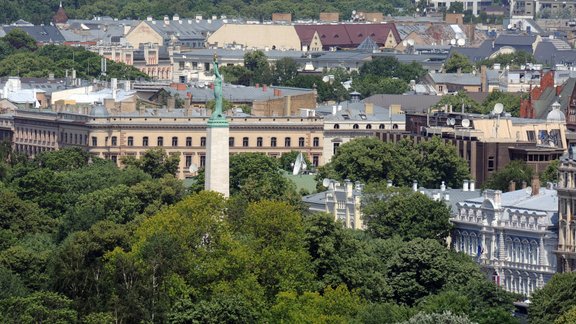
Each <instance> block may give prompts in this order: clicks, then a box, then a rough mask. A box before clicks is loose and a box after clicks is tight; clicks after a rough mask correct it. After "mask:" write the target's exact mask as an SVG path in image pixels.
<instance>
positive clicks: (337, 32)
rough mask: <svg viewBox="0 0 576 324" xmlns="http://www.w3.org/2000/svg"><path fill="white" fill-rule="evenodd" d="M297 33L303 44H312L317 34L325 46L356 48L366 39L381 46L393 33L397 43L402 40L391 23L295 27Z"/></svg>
mask: <svg viewBox="0 0 576 324" xmlns="http://www.w3.org/2000/svg"><path fill="white" fill-rule="evenodd" d="M294 28H295V29H296V33H297V34H298V37H300V41H301V42H302V44H306V45H307V44H310V42H311V41H312V38H313V37H314V34H315V33H316V32H317V33H318V36H319V37H320V41H321V42H322V45H324V46H339V47H356V46H358V45H360V44H361V43H362V42H363V41H364V40H365V39H366V37H370V38H372V40H373V41H374V42H375V43H376V44H379V45H383V44H384V43H386V40H387V39H388V34H389V33H390V32H392V34H393V35H394V38H395V40H396V42H399V41H400V40H401V38H400V35H399V34H398V31H397V30H396V26H395V25H394V24H390V23H382V24H328V25H295V26H294Z"/></svg>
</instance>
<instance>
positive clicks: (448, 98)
mask: <svg viewBox="0 0 576 324" xmlns="http://www.w3.org/2000/svg"><path fill="white" fill-rule="evenodd" d="M433 107H434V108H436V109H440V110H444V111H448V110H449V107H452V110H453V111H461V110H462V109H464V112H467V113H482V106H481V105H480V104H479V103H478V102H476V101H475V100H474V99H472V98H470V96H468V94H466V92H465V91H458V92H457V93H456V94H454V95H445V96H442V98H441V99H440V101H438V103H437V104H436V105H434V106H433ZM437 122H438V121H437V120H435V119H430V123H431V124H432V123H437ZM434 125H435V124H434Z"/></svg>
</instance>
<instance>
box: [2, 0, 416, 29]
mask: <svg viewBox="0 0 576 324" xmlns="http://www.w3.org/2000/svg"><path fill="white" fill-rule="evenodd" d="M59 4H60V1H59V0H45V1H44V0H43V1H41V0H30V1H27V2H26V6H22V5H21V3H20V2H19V1H18V0H0V7H2V8H4V10H2V11H1V12H0V23H3V24H8V23H12V22H14V21H16V20H18V19H24V20H26V21H29V22H32V23H34V24H37V25H39V24H42V23H43V24H48V23H50V22H51V21H52V17H53V16H54V14H55V13H56V11H57V10H58V6H59ZM62 5H63V7H64V9H65V10H66V13H67V15H68V17H69V18H75V19H92V18H93V17H95V16H98V17H102V16H110V17H113V18H118V19H140V20H143V19H146V17H148V16H152V17H155V18H156V19H162V17H164V16H170V17H171V16H172V15H174V14H178V15H180V17H190V18H193V17H195V16H196V15H198V14H200V15H203V16H204V17H211V16H212V15H217V16H218V17H220V15H225V16H227V17H229V18H231V17H238V18H245V19H256V20H270V19H271V18H272V14H273V13H278V12H282V13H291V14H292V15H293V17H294V19H310V20H311V19H318V17H319V14H320V13H321V12H338V13H340V15H341V19H342V20H344V19H349V18H351V16H352V11H354V10H356V11H365V12H382V13H383V14H385V15H388V14H392V15H394V14H397V13H400V12H402V13H408V14H411V13H413V12H415V6H414V4H413V3H412V2H410V1H407V0H392V1H383V0H378V1H367V0H360V1H355V2H350V1H344V0H338V1H320V2H319V1H311V0H304V1H298V2H282V1H278V0H266V1H258V2H251V1H234V0H217V1H207V0H200V1H194V2H190V1H184V0H177V1H171V2H169V3H167V2H165V1H161V0H151V1H141V0H109V1H104V0H96V1H89V0H65V1H62Z"/></svg>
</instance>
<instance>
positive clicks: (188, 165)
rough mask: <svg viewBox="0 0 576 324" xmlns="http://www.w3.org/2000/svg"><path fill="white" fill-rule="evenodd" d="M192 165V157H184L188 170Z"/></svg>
mask: <svg viewBox="0 0 576 324" xmlns="http://www.w3.org/2000/svg"><path fill="white" fill-rule="evenodd" d="M190 165H192V155H186V167H187V168H189V167H190Z"/></svg>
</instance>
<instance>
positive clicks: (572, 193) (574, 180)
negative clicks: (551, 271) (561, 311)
mask: <svg viewBox="0 0 576 324" xmlns="http://www.w3.org/2000/svg"><path fill="white" fill-rule="evenodd" d="M558 170H559V173H560V174H559V178H558V199H559V201H558V218H559V223H558V249H557V250H556V254H557V256H558V272H571V271H575V270H576V244H574V242H575V240H576V220H575V219H574V210H575V208H576V161H574V159H573V157H572V155H568V157H564V158H562V159H561V160H560V167H559V168H558Z"/></svg>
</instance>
